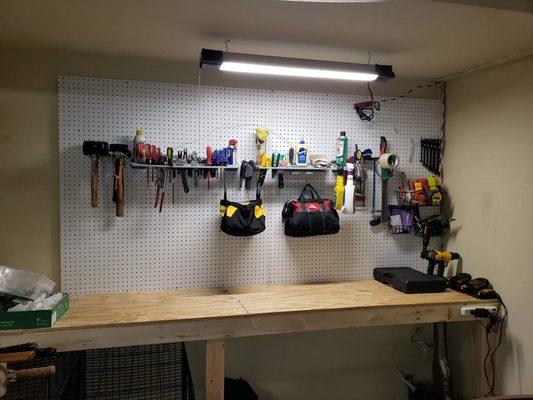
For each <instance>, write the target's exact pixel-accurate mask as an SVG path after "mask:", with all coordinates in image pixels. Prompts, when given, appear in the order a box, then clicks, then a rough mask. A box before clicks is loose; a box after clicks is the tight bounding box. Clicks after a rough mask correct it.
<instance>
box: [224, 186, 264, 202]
mask: <svg viewBox="0 0 533 400" xmlns="http://www.w3.org/2000/svg"><path fill="white" fill-rule="evenodd" d="M255 200H256V201H259V200H261V188H260V187H259V186H258V187H257V189H256V191H255ZM224 201H228V190H227V189H224Z"/></svg>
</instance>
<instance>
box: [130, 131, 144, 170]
mask: <svg viewBox="0 0 533 400" xmlns="http://www.w3.org/2000/svg"><path fill="white" fill-rule="evenodd" d="M133 161H135V162H138V163H143V164H144V163H145V162H146V152H145V141H144V131H143V130H142V129H137V130H136V131H135V137H134V138H133Z"/></svg>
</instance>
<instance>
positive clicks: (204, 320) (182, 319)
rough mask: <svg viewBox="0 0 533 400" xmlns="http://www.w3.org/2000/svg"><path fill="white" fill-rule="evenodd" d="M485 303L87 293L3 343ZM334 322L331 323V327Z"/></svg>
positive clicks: (272, 294)
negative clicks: (46, 324)
mask: <svg viewBox="0 0 533 400" xmlns="http://www.w3.org/2000/svg"><path fill="white" fill-rule="evenodd" d="M480 302H482V300H477V299H474V298H472V297H470V296H467V295H464V294H462V293H458V292H455V291H452V290H447V291H446V292H443V293H429V294H404V293H402V292H399V291H397V290H394V289H392V288H390V287H389V286H387V285H384V284H382V283H380V282H377V281H374V280H361V281H350V282H328V283H312V284H283V285H262V286H237V287H227V288H206V289H187V290H178V291H174V292H151V293H118V294H94V295H81V296H71V299H70V310H69V311H68V312H67V313H66V314H65V315H64V316H63V317H62V318H61V319H60V320H59V321H57V322H56V324H55V325H54V326H53V327H51V328H44V329H32V330H24V331H0V341H1V340H2V338H3V337H4V338H6V337H10V338H11V339H12V338H13V336H14V335H20V334H24V335H25V336H28V335H29V334H30V333H37V332H38V333H39V336H40V337H43V336H42V335H44V334H46V333H47V332H48V333H51V334H52V333H59V332H63V334H66V333H67V332H65V331H69V332H73V331H78V332H79V331H83V330H92V331H94V330H95V329H98V328H106V329H109V328H113V327H114V328H121V329H122V328H128V327H129V329H132V328H133V327H142V326H145V327H146V326H149V325H151V326H158V329H157V330H156V331H152V332H157V334H161V329H162V328H161V327H162V326H165V324H174V326H175V327H176V329H178V330H179V331H180V332H176V333H175V334H174V336H175V337H177V338H179V339H181V340H194V339H198V338H210V337H213V336H215V337H216V336H217V335H218V336H222V337H230V336H247V335H248V334H262V333H277V332H278V331H279V332H285V331H302V330H313V329H327V328H329V327H330V326H331V328H332V329H333V328H336V327H345V326H370V325H388V324H401V323H412V322H418V321H419V322H431V321H435V320H448V321H454V320H461V319H465V318H461V317H460V315H459V309H460V307H461V306H462V305H470V304H476V303H480ZM327 311H329V313H328V312H327ZM343 312H344V313H349V314H342V313H343ZM317 313H319V314H317ZM326 314H328V315H326ZM328 320H330V323H329V325H325V324H326V323H327V321H328ZM244 321H246V322H244ZM265 323H266V324H267V325H268V326H266V327H265ZM280 323H281V324H283V327H282V328H280V329H281V330H279V329H278V326H279V325H278V324H280ZM287 324H288V325H287ZM321 327H324V328H321ZM167 328H168V329H170V328H169V327H168V326H167ZM145 330H146V329H145ZM192 331H194V332H192ZM165 332H166V331H165ZM167 333H168V332H167ZM161 335H162V334H161ZM162 336H164V335H162ZM162 336H161V337H162ZM204 336H205V337H204ZM87 340H90V338H87ZM18 341H23V340H22V339H21V340H17V342H18ZM125 344H126V343H125ZM56 345H57V344H56ZM71 347H72V346H71ZM74 347H76V346H74ZM78 347H79V346H78ZM81 347H83V346H81ZM100 347H101V346H100Z"/></svg>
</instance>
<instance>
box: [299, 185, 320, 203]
mask: <svg viewBox="0 0 533 400" xmlns="http://www.w3.org/2000/svg"><path fill="white" fill-rule="evenodd" d="M298 201H301V202H302V201H318V202H319V203H321V202H322V201H323V200H322V197H320V195H319V194H318V192H317V191H316V190H315V188H314V187H313V186H311V184H309V183H308V184H306V185H305V186H304V188H303V189H302V193H300V197H298Z"/></svg>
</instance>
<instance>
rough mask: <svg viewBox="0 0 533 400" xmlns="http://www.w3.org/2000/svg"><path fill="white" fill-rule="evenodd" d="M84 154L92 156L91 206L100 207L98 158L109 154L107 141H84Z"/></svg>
mask: <svg viewBox="0 0 533 400" xmlns="http://www.w3.org/2000/svg"><path fill="white" fill-rule="evenodd" d="M83 154H85V155H86V156H91V206H92V207H98V158H99V157H101V156H107V155H108V154H109V145H108V144H107V142H95V141H85V142H83Z"/></svg>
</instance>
